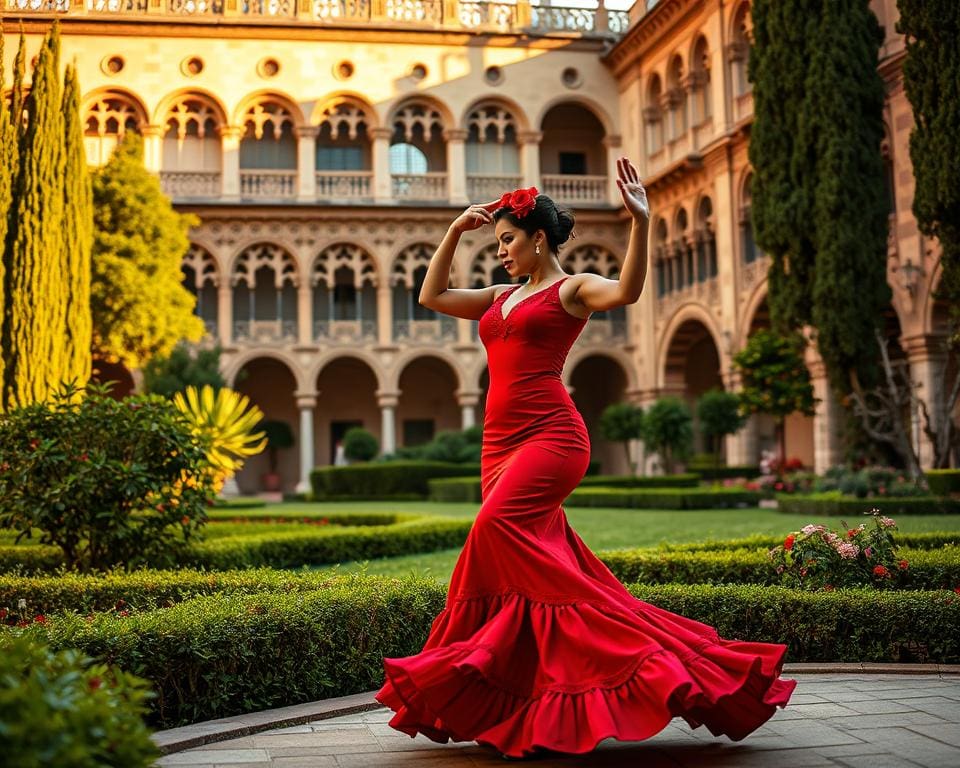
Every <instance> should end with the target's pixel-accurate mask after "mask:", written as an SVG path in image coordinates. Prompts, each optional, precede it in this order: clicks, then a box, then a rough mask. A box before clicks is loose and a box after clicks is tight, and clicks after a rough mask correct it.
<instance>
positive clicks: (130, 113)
mask: <svg viewBox="0 0 960 768" xmlns="http://www.w3.org/2000/svg"><path fill="white" fill-rule="evenodd" d="M121 105H122V106H124V107H126V109H118V107H121ZM80 113H81V114H82V115H83V125H84V132H86V131H87V130H88V128H89V125H90V122H89V121H90V119H91V118H96V120H97V123H98V126H102V127H104V128H105V127H106V125H107V124H108V122H109V121H110V120H116V121H117V124H118V129H119V133H120V134H121V135H122V134H123V132H124V130H125V129H126V128H129V127H130V119H132V120H133V121H134V122H135V126H136V128H137V130H142V129H143V126H145V125H147V124H148V122H149V118H148V116H147V108H146V106H145V102H144V100H143V99H141V98H140V97H139V96H138V95H137V94H135V93H134V92H133V91H131V90H129V89H127V88H116V87H110V88H98V89H96V90H94V91H91V92H90V93H88V94H87V95H86V96H85V97H84V99H83V102H82V105H81V109H80Z"/></svg>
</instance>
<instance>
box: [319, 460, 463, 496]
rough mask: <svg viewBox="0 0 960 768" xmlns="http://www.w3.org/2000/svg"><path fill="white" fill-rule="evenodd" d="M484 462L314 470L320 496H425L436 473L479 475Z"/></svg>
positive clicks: (392, 463)
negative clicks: (480, 464)
mask: <svg viewBox="0 0 960 768" xmlns="http://www.w3.org/2000/svg"><path fill="white" fill-rule="evenodd" d="M479 474H480V466H479V465H474V464H451V463H447V462H440V461H385V462H374V463H370V464H357V465H352V466H348V467H317V468H316V469H314V470H313V471H311V473H310V483H311V486H312V488H313V496H314V498H315V499H317V500H324V501H326V500H333V499H337V498H351V499H378V498H380V499H383V498H408V499H425V498H426V497H427V494H428V493H429V491H430V489H429V487H428V486H427V481H428V480H430V479H431V478H434V477H458V476H463V475H479Z"/></svg>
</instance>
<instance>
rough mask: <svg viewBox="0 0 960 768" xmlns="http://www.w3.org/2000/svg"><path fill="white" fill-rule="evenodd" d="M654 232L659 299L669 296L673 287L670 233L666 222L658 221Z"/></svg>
mask: <svg viewBox="0 0 960 768" xmlns="http://www.w3.org/2000/svg"><path fill="white" fill-rule="evenodd" d="M653 232H654V236H653V254H654V262H655V264H656V273H657V298H663V297H664V296H666V295H667V292H668V290H672V286H671V285H670V283H669V276H670V260H669V253H668V251H667V239H668V237H669V233H668V232H667V222H666V220H665V219H660V220H658V221H657V223H656V226H655V227H654V229H653Z"/></svg>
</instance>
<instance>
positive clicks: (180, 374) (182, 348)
mask: <svg viewBox="0 0 960 768" xmlns="http://www.w3.org/2000/svg"><path fill="white" fill-rule="evenodd" d="M220 352H221V350H220V347H219V346H216V347H211V348H207V349H200V348H197V347H196V346H195V345H193V344H187V343H184V342H181V343H180V344H177V346H176V347H174V349H173V351H172V352H171V353H170V354H169V355H167V356H162V355H158V356H157V357H154V358H151V359H150V360H148V361H147V364H146V365H145V366H144V367H143V388H144V390H145V391H146V392H149V393H150V394H153V395H163V396H164V397H173V396H174V395H175V394H176V393H177V392H184V391H186V389H187V387H189V386H193V387H196V388H197V389H202V388H203V387H204V386H207V385H209V386H211V387H213V390H214V392H217V391H219V390H221V389H223V388H224V387H225V386H227V382H226V381H225V380H224V378H223V375H222V374H221V373H220Z"/></svg>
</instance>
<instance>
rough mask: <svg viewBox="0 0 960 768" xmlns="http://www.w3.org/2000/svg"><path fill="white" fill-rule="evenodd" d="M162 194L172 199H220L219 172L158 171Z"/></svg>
mask: <svg viewBox="0 0 960 768" xmlns="http://www.w3.org/2000/svg"><path fill="white" fill-rule="evenodd" d="M160 184H161V186H162V187H163V193H164V194H165V195H168V196H169V197H173V198H185V197H220V193H221V186H220V185H221V182H220V171H160Z"/></svg>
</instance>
